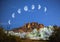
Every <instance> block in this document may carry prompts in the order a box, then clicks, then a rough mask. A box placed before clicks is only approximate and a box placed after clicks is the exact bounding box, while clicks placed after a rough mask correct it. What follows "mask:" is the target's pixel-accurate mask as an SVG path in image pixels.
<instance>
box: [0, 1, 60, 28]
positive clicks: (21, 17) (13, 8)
mask: <svg viewBox="0 0 60 42" xmlns="http://www.w3.org/2000/svg"><path fill="white" fill-rule="evenodd" d="M32 5H33V7H34V9H32ZM38 5H40V7H41V8H40V9H38V7H39V6H38ZM24 7H27V10H26V8H25V10H24ZM18 11H19V12H18ZM28 22H38V23H42V24H44V25H45V26H48V25H54V24H56V25H58V26H60V0H0V24H2V25H3V26H7V25H8V24H10V26H11V28H15V27H20V26H23V25H24V24H25V23H28Z"/></svg>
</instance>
